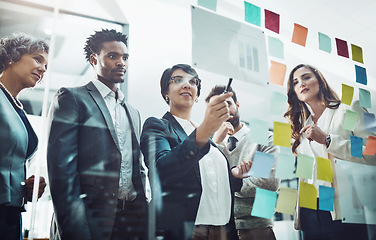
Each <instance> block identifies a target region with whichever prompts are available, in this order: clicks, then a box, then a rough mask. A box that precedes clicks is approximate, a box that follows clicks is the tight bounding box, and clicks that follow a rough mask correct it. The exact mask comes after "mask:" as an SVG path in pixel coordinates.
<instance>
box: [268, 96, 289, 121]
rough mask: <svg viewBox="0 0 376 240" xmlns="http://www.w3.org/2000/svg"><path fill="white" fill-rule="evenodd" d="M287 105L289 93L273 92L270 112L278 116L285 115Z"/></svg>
mask: <svg viewBox="0 0 376 240" xmlns="http://www.w3.org/2000/svg"><path fill="white" fill-rule="evenodd" d="M287 107H288V106H287V95H286V94H285V93H280V92H272V94H271V98H270V107H269V113H270V114H273V115H277V116H283V114H284V113H285V112H286V110H287Z"/></svg>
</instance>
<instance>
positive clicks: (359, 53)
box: [351, 44, 364, 63]
mask: <svg viewBox="0 0 376 240" xmlns="http://www.w3.org/2000/svg"><path fill="white" fill-rule="evenodd" d="M351 52H352V58H353V60H354V61H357V62H360V63H364V62H363V50H362V48H361V47H359V46H356V45H354V44H351Z"/></svg>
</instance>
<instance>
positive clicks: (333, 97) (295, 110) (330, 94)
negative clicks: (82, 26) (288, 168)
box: [284, 64, 341, 154]
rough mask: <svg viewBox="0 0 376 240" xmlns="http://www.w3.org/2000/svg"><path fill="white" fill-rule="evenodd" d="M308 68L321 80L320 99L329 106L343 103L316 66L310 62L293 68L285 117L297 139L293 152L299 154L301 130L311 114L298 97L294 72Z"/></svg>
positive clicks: (336, 106) (332, 107) (294, 137)
mask: <svg viewBox="0 0 376 240" xmlns="http://www.w3.org/2000/svg"><path fill="white" fill-rule="evenodd" d="M303 67H305V68H307V69H309V70H311V71H312V73H313V74H315V76H316V78H317V80H318V82H319V93H318V97H319V99H320V100H321V101H322V102H323V103H324V104H325V106H326V107H327V108H331V109H336V108H338V106H339V105H340V104H341V100H340V99H339V98H338V96H337V94H336V93H335V92H334V91H333V89H331V88H330V86H329V85H328V82H327V81H326V79H325V77H324V76H323V75H322V73H321V72H320V71H319V70H318V69H317V68H315V67H313V66H311V65H308V64H299V65H297V66H296V67H294V69H292V70H291V72H290V75H289V79H288V83H287V96H288V104H289V107H288V109H287V111H286V113H285V114H284V117H285V118H287V119H288V120H289V122H290V123H291V125H292V128H291V131H292V133H291V136H292V138H293V139H294V140H295V141H294V143H293V145H292V152H293V153H295V154H297V152H296V148H297V147H298V146H299V144H300V133H299V132H300V130H301V129H302V128H303V124H304V122H305V121H306V120H307V118H308V117H309V116H310V115H311V113H310V111H309V110H308V108H307V106H306V104H305V103H304V102H302V101H300V100H299V99H298V96H296V93H295V91H294V84H293V83H294V73H295V72H296V71H297V70H298V69H300V68H303Z"/></svg>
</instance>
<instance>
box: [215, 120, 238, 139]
mask: <svg viewBox="0 0 376 240" xmlns="http://www.w3.org/2000/svg"><path fill="white" fill-rule="evenodd" d="M232 134H234V127H233V126H232V124H231V123H230V122H224V123H222V125H221V127H220V128H219V129H218V130H217V131H216V132H215V133H214V136H213V141H214V142H215V143H216V144H220V143H221V142H223V140H224V139H225V137H226V136H227V135H232Z"/></svg>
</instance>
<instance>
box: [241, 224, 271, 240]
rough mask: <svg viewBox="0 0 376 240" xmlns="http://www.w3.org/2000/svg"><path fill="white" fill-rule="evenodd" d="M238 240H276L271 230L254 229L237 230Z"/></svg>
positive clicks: (269, 228) (268, 228)
mask: <svg viewBox="0 0 376 240" xmlns="http://www.w3.org/2000/svg"><path fill="white" fill-rule="evenodd" d="M238 235H239V240H260V239H262V240H276V238H275V235H274V232H273V229H272V228H271V227H267V228H254V229H238Z"/></svg>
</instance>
